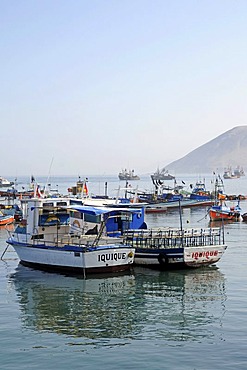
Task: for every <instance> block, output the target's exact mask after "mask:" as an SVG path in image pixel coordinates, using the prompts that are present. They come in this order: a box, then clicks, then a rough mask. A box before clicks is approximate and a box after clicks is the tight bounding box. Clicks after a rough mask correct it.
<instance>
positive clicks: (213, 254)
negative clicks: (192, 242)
mask: <svg viewBox="0 0 247 370" xmlns="http://www.w3.org/2000/svg"><path fill="white" fill-rule="evenodd" d="M216 256H218V251H206V252H193V253H192V256H191V257H192V258H194V259H195V260H197V259H198V258H202V257H206V258H209V257H216Z"/></svg>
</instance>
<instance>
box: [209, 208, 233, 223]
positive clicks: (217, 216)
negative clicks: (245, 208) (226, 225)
mask: <svg viewBox="0 0 247 370" xmlns="http://www.w3.org/2000/svg"><path fill="white" fill-rule="evenodd" d="M209 217H210V220H211V221H226V220H229V221H231V220H238V219H239V218H240V214H239V213H235V212H221V211H217V210H210V212H209Z"/></svg>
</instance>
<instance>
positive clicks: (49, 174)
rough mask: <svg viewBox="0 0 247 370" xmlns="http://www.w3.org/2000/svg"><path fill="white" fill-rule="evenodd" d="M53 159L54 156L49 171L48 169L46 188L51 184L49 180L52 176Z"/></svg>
mask: <svg viewBox="0 0 247 370" xmlns="http://www.w3.org/2000/svg"><path fill="white" fill-rule="evenodd" d="M53 160H54V157H52V159H51V163H50V167H49V171H48V176H47V180H46V184H45V188H46V186H47V185H48V184H49V181H50V176H51V167H52V164H53Z"/></svg>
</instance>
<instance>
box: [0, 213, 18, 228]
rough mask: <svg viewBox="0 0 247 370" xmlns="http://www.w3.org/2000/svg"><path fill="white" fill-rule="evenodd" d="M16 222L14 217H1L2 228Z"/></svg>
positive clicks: (0, 224)
mask: <svg viewBox="0 0 247 370" xmlns="http://www.w3.org/2000/svg"><path fill="white" fill-rule="evenodd" d="M14 221H15V218H14V216H13V215H9V216H8V215H7V216H1V217H0V226H4V225H9V224H12V223H13V222H14Z"/></svg>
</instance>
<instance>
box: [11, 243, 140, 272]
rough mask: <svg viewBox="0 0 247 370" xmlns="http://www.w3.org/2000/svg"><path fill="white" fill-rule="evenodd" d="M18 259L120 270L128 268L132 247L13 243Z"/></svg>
mask: <svg viewBox="0 0 247 370" xmlns="http://www.w3.org/2000/svg"><path fill="white" fill-rule="evenodd" d="M13 247H14V249H15V251H16V253H17V254H18V257H19V259H20V260H21V261H22V262H23V263H26V264H33V265H40V266H44V267H49V268H52V267H55V268H56V269H58V268H60V269H70V270H77V269H79V270H86V271H90V270H92V271H97V270H99V271H103V270H106V271H107V270H109V271H111V270H115V271H120V270H123V269H126V268H129V267H130V265H131V264H133V261H134V252H135V250H134V248H129V247H122V246H119V247H118V246H107V247H106V248H104V247H100V246H99V247H96V248H95V249H94V250H89V251H88V250H86V248H81V250H80V251H79V250H73V251H72V250H63V249H61V248H57V249H56V247H53V248H48V249H47V248H39V247H33V246H23V245H16V244H14V245H13Z"/></svg>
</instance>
